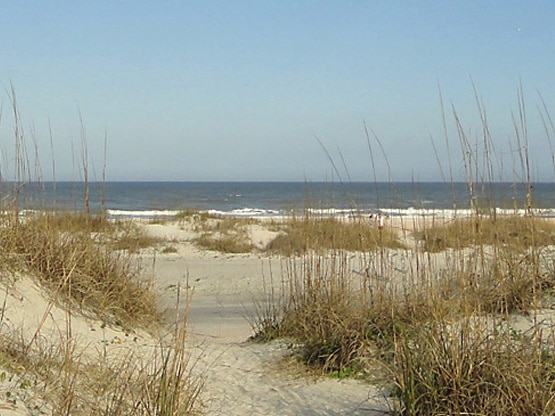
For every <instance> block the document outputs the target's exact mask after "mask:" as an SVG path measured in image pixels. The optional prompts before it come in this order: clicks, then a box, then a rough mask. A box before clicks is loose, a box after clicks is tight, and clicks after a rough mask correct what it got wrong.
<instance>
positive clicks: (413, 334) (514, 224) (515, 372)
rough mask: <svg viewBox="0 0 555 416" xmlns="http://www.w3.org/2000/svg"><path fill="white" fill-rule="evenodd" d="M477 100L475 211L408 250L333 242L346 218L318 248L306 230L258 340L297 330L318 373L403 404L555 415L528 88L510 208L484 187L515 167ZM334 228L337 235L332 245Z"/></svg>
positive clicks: (547, 229) (428, 232) (547, 255)
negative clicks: (522, 196)
mask: <svg viewBox="0 0 555 416" xmlns="http://www.w3.org/2000/svg"><path fill="white" fill-rule="evenodd" d="M475 96H476V101H477V106H478V110H479V114H480V121H479V123H480V126H481V127H480V130H481V131H482V133H483V136H480V137H479V138H477V139H476V141H475V142H474V141H473V140H471V138H470V137H469V136H468V135H467V129H466V128H465V127H464V126H463V125H462V121H461V119H460V118H459V116H458V114H457V112H456V110H455V109H454V108H453V120H454V124H455V125H456V131H457V134H458V141H459V145H460V148H461V159H462V160H461V161H462V166H463V167H464V173H465V177H466V180H467V186H468V191H469V204H468V205H469V207H470V210H469V211H470V213H471V214H470V215H468V214H467V212H465V215H464V218H457V216H456V215H455V219H453V220H449V219H446V218H438V221H437V222H436V221H434V219H433V218H432V219H429V218H428V219H427V220H424V221H421V222H420V226H418V227H416V228H417V229H416V230H411V231H408V230H403V229H402V230H400V234H402V235H404V236H407V235H411V236H412V237H413V238H414V245H413V246H411V247H409V248H408V249H403V248H402V247H400V246H397V247H396V246H395V245H393V246H385V245H382V246H378V247H379V248H378V249H377V250H376V249H369V248H368V247H365V246H362V245H356V246H348V245H339V244H335V242H336V241H337V240H335V238H336V235H337V234H338V233H339V232H338V231H337V229H335V231H334V232H332V231H331V230H334V227H335V224H333V223H329V222H328V223H326V222H325V221H323V222H322V223H321V224H322V229H323V234H320V233H316V235H319V236H320V235H321V237H319V238H318V240H317V241H318V242H319V244H321V245H320V247H325V248H326V249H325V250H322V251H318V250H307V248H309V247H310V248H314V247H313V246H310V245H309V244H307V242H308V241H311V238H312V236H313V235H314V233H313V230H314V228H313V227H311V226H308V227H305V228H299V236H298V237H296V238H295V240H297V241H300V244H298V245H297V247H300V249H290V250H289V251H288V253H289V254H296V255H297V256H298V257H297V258H294V257H290V258H289V259H288V260H287V262H286V267H285V269H284V270H285V271H284V273H283V274H282V279H281V280H282V281H281V282H280V284H279V285H278V287H279V291H278V294H276V292H275V289H272V290H273V292H271V293H269V294H267V302H273V306H269V305H267V304H265V305H264V307H258V308H257V312H258V314H259V316H258V318H257V319H255V320H254V324H253V328H254V329H255V330H257V331H258V334H259V338H260V339H261V340H267V339H272V338H273V337H282V338H287V339H291V340H292V341H291V344H292V345H294V348H293V350H294V354H295V356H296V357H298V358H299V359H300V360H301V361H302V362H304V363H305V364H307V365H309V366H311V367H312V368H317V369H320V370H321V371H323V372H324V373H327V374H332V375H334V376H336V375H337V374H343V375H345V374H346V375H351V376H359V377H363V378H367V379H371V380H373V381H375V382H378V381H379V382H381V383H383V386H384V389H385V391H387V392H388V393H389V395H390V403H391V409H392V412H393V413H397V414H402V415H406V416H412V415H430V414H442V415H443V414H457V415H460V414H465V415H467V414H468V415H470V414H472V415H477V414H480V415H507V414H511V415H522V416H524V415H554V414H555V401H554V400H553V397H555V373H554V370H553V368H554V367H553V364H554V363H555V344H554V341H555V327H554V326H553V324H552V322H553V317H554V316H555V314H554V313H553V310H552V305H553V299H554V295H555V269H554V267H553V260H552V259H553V255H554V254H555V252H554V249H553V245H554V244H553V243H554V237H555V232H554V231H555V223H554V222H553V220H551V219H543V218H539V217H537V216H536V215H535V211H534V198H533V191H532V189H533V187H532V181H531V175H530V172H531V166H530V158H529V155H528V143H527V140H528V138H527V135H526V134H527V133H526V132H527V125H526V123H527V117H526V114H525V106H524V102H523V94H522V89H521V88H520V89H519V91H518V113H517V114H516V115H513V125H514V129H515V145H514V146H513V148H515V149H518V150H517V151H516V154H515V156H514V158H515V160H520V162H521V163H520V166H518V167H517V166H514V168H513V172H516V171H518V170H519V169H520V171H519V173H517V174H515V176H516V177H518V178H519V183H520V182H524V184H525V185H526V190H527V194H526V201H525V203H524V205H523V206H522V207H520V206H519V207H516V206H515V207H514V208H515V209H514V213H513V214H508V215H504V216H501V215H498V214H497V213H496V209H495V207H496V201H495V199H494V198H492V197H491V196H489V195H488V196H487V198H485V199H483V200H481V199H480V194H479V193H478V192H477V190H478V189H486V188H487V187H488V184H491V183H494V182H496V181H500V182H503V177H504V175H503V172H500V173H499V174H498V176H496V168H497V167H498V166H500V164H499V163H498V160H497V159H496V156H495V155H494V154H493V153H492V149H494V148H495V147H494V146H493V144H492V136H491V130H490V129H489V126H488V125H487V117H486V115H485V109H484V108H483V104H482V100H481V98H480V97H479V96H478V94H477V93H476V90H475ZM442 108H443V106H442ZM442 111H443V110H442ZM443 116H444V117H443V118H444V124H445V123H446V116H445V114H443ZM445 135H446V137H445V140H446V142H448V141H449V140H450V139H449V137H448V134H447V133H446V134H445ZM368 139H369V146H370V140H371V137H370V136H369V137H368ZM376 140H377V139H376ZM378 144H379V145H380V147H381V143H380V142H379V141H378ZM449 147H450V144H449V143H447V148H449ZM450 160H452V159H450ZM372 166H373V167H374V160H372ZM449 171H450V172H452V171H453V167H449ZM449 176H450V177H452V173H451V174H450V175H449ZM501 205H502V204H501ZM484 207H485V208H484ZM465 211H468V210H465ZM461 217H463V216H461ZM430 224H431V225H430ZM438 224H440V225H438ZM326 232H329V233H330V234H331V235H333V237H332V243H331V244H322V241H325V240H326V234H325V233H326ZM358 232H360V227H359V228H358ZM289 238H290V237H287V238H283V240H285V241H286V242H287V244H286V246H287V247H293V244H291V243H289V242H288V241H287V240H288V239H289ZM350 240H351V241H353V240H355V239H353V238H351V239H350ZM361 240H362V239H361ZM277 243H280V242H279V241H278V242H277ZM277 243H276V244H277ZM286 252H287V251H286ZM540 316H542V317H543V318H540ZM546 316H547V317H546ZM254 339H257V336H255V337H254Z"/></svg>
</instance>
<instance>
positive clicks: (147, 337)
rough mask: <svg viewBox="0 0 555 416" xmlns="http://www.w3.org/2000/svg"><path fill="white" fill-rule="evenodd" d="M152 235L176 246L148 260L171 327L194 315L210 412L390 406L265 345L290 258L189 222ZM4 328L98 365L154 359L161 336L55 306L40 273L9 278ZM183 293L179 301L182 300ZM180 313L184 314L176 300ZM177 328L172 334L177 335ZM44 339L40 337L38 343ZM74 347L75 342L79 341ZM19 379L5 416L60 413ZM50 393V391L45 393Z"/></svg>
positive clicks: (3, 396) (275, 345)
mask: <svg viewBox="0 0 555 416" xmlns="http://www.w3.org/2000/svg"><path fill="white" fill-rule="evenodd" d="M137 224H138V225H139V226H140V227H142V228H143V229H144V230H146V231H147V232H148V234H150V235H152V236H156V237H159V238H162V239H163V240H164V241H167V242H170V243H171V246H172V247H173V248H174V250H172V252H170V253H163V252H162V250H160V249H146V250H144V251H142V252H141V253H139V255H138V257H139V259H140V262H141V264H142V267H143V268H144V270H145V273H146V275H149V276H151V277H152V278H153V279H154V281H153V282H154V286H155V289H156V290H157V291H158V293H159V294H160V305H159V306H160V309H161V310H162V311H163V312H164V316H165V319H166V321H167V325H168V328H171V327H172V323H173V322H175V319H176V316H177V315H180V318H181V319H182V318H183V313H184V312H185V310H186V309H187V297H190V307H189V309H188V315H187V342H186V345H187V355H188V356H189V358H188V362H189V366H190V367H191V369H190V370H191V375H192V376H193V377H194V378H195V379H198V380H202V384H203V387H202V391H201V395H200V400H201V402H202V411H203V414H206V415H245V414H252V415H299V414H303V415H329V416H332V415H373V414H376V415H377V414H383V413H382V412H383V411H387V410H388V408H389V407H388V402H387V400H386V398H385V396H384V392H382V391H381V390H380V389H379V388H378V387H376V386H373V385H370V384H367V383H365V382H362V381H357V380H354V379H343V380H339V379H334V378H331V377H325V376H322V375H317V374H315V373H311V372H310V371H308V370H307V369H306V368H304V367H303V366H302V365H301V364H298V363H295V360H294V359H293V358H291V353H292V351H291V349H290V348H289V345H288V342H287V341H286V340H282V341H273V342H270V343H257V342H254V341H251V340H249V338H250V337H251V336H252V335H253V329H252V326H251V324H250V321H251V320H252V319H251V318H253V316H254V315H253V314H254V305H255V303H256V302H261V301H264V299H265V296H266V295H265V293H264V287H265V285H268V284H269V282H270V281H271V280H272V279H273V281H274V282H278V281H279V280H280V279H281V273H282V270H281V259H280V258H279V257H272V256H269V255H266V254H260V253H256V252H253V253H246V254H223V253H219V252H215V251H209V250H205V249H201V248H198V246H196V245H195V244H193V242H192V239H193V238H194V237H195V236H196V235H197V234H196V233H195V231H194V230H193V229H192V228H191V227H190V226H188V225H187V224H186V223H183V222H178V221H164V222H161V223H153V222H150V221H143V220H141V221H137ZM275 235H276V232H275V231H271V230H270V229H267V228H266V227H264V226H260V225H259V224H253V225H252V227H251V233H250V236H251V238H252V239H253V243H255V244H256V245H259V246H263V245H265V244H267V243H268V242H269V241H270V240H271V239H272V238H275ZM3 286H4V291H5V305H4V309H3V314H2V325H3V330H4V331H7V332H10V331H21V335H20V336H21V339H22V340H23V341H24V342H25V343H28V344H33V343H37V342H38V340H44V341H45V342H46V340H48V343H52V344H53V345H54V344H58V343H61V344H63V343H65V342H68V340H69V339H70V340H71V342H72V343H73V342H74V343H75V344H74V348H75V350H76V351H81V349H82V350H83V351H82V352H79V354H83V356H82V357H81V358H80V359H82V360H85V359H86V358H84V357H89V358H90V359H92V360H96V359H97V357H96V354H100V355H101V356H102V357H103V358H102V359H103V360H113V361H115V362H117V360H118V359H120V358H121V357H128V356H129V354H131V353H132V354H135V355H136V356H137V360H147V361H148V360H149V358H148V357H150V356H152V354H153V352H152V351H153V349H155V346H156V344H157V340H156V339H155V338H153V337H152V335H151V334H148V333H147V332H145V331H142V330H134V331H132V332H130V331H129V330H128V329H127V330H124V329H122V328H119V327H117V326H112V325H106V324H105V323H104V322H101V321H97V320H95V319H94V318H91V317H85V316H81V315H80V314H79V313H78V312H76V313H72V312H69V311H67V310H66V309H65V308H64V307H63V306H62V305H59V304H58V303H56V302H53V301H51V298H50V296H49V294H48V292H47V291H45V290H44V289H42V288H41V287H40V286H39V285H38V284H37V282H36V281H35V280H34V279H33V278H32V277H31V276H17V278H14V279H13V280H10V281H9V283H6V282H4V285H3ZM178 293H179V296H178ZM177 300H179V303H178V306H177V308H178V313H177V315H176V301H177ZM168 331H171V330H170V329H168ZM33 340H34V341H33ZM72 345H73V344H72ZM18 383H22V381H21V379H19V378H18V376H17V375H16V374H14V375H12V376H7V377H4V378H3V381H1V382H0V414H1V415H3V416H12V415H13V416H23V415H43V414H50V412H51V406H50V405H48V404H47V403H46V402H44V401H43V400H42V399H41V393H40V392H38V391H34V390H33V389H30V388H27V389H20V388H18V387H17V386H18ZM39 390H40V389H39Z"/></svg>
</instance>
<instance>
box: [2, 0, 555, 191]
mask: <svg viewBox="0 0 555 416" xmlns="http://www.w3.org/2000/svg"><path fill="white" fill-rule="evenodd" d="M554 21H555V2H554V1H551V0H545V1H534V0H531V1H524V0H522V1H511V0H489V1H482V0H479V1H478V0H476V1H473V0H464V1H463V0H461V1H451V0H436V1H418V0H415V1H395V0H383V1H380V0H373V1H302V0H295V1H287V0H276V1H269V0H259V1H254V0H252V1H241V0H233V1H232V0H229V1H211V0H199V1H185V0H184V1H138V0H133V1H93V0H90V1H75V0H72V1H56V0H50V1H23V0H18V1H12V2H4V4H3V5H2V13H1V15H0V44H1V48H0V62H1V64H0V82H1V83H2V86H3V90H2V91H1V92H2V103H3V112H2V119H1V121H0V134H1V137H0V146H1V150H2V152H3V153H2V162H3V163H2V167H1V169H2V170H3V173H4V175H6V174H9V172H7V171H9V170H10V169H11V168H10V163H11V162H12V161H13V117H12V116H11V113H10V97H9V95H8V93H7V91H8V90H9V88H10V83H13V85H14V87H15V90H16V94H17V99H18V104H19V109H20V112H21V120H22V126H23V127H24V131H25V137H26V139H27V142H28V143H29V147H33V145H32V144H31V143H32V142H33V140H34V141H35V142H36V143H37V146H38V148H39V154H40V162H41V163H40V166H41V168H42V172H43V176H44V178H45V179H50V178H51V176H52V172H51V171H52V168H51V165H52V163H51V161H52V159H53V158H52V155H51V147H50V138H49V124H50V129H51V132H52V140H53V143H54V146H53V147H54V160H55V164H56V179H58V180H64V179H66V180H67V179H70V180H71V179H79V177H80V173H79V165H80V156H79V153H80V150H79V149H80V142H81V139H80V116H79V114H81V115H82V118H83V122H84V127H85V131H86V140H87V143H88V148H89V156H90V160H91V162H90V163H91V166H92V168H91V169H93V170H94V172H93V173H94V175H96V176H95V177H96V179H101V178H100V175H101V171H102V165H103V146H104V137H105V135H107V138H108V157H107V174H108V179H109V180H184V181H188V180H299V181H303V180H309V181H318V180H331V179H333V178H334V175H335V173H334V169H333V167H332V164H331V163H330V160H329V159H328V157H327V156H326V153H325V152H324V150H323V149H322V147H321V146H320V144H319V142H318V139H319V140H320V141H321V143H323V144H324V146H325V148H326V149H327V150H328V152H329V154H330V155H331V158H332V159H333V160H334V163H335V165H336V167H337V169H338V170H339V171H340V174H341V177H342V178H343V179H344V180H348V175H347V173H346V170H345V168H344V165H345V166H346V167H347V168H348V172H349V175H350V178H351V179H352V180H373V179H374V169H373V168H372V163H371V160H372V158H371V157H370V151H369V147H368V144H367V139H366V137H365V132H364V122H365V123H366V125H367V127H368V128H369V129H371V130H372V131H373V132H374V133H375V134H376V136H377V137H378V138H379V140H380V142H381V144H382V145H383V149H384V152H385V155H386V156H387V161H388V162H389V164H390V166H391V175H392V177H393V180H395V181H401V180H411V179H415V180H418V181H427V180H441V170H440V165H441V166H442V167H443V170H444V173H445V174H446V175H449V174H448V171H449V169H448V168H447V165H448V162H447V150H446V149H447V141H446V140H445V135H444V133H443V127H442V115H441V110H440V100H439V92H438V91H439V90H438V85H440V86H441V92H442V95H443V99H444V102H445V106H446V108H447V121H448V130H449V136H448V137H449V140H450V142H449V143H450V147H451V164H450V166H451V168H452V169H451V170H452V171H453V173H454V175H455V176H457V175H458V176H459V178H460V175H461V173H462V172H463V167H462V162H463V158H462V157H461V151H460V146H459V141H458V138H457V134H456V128H455V123H454V121H453V117H452V115H451V104H453V105H454V106H455V107H456V108H457V112H458V114H459V116H460V118H461V119H462V122H463V125H464V129H465V132H466V133H467V134H468V137H469V138H470V139H471V140H472V141H473V142H479V141H480V138H481V124H480V117H479V113H478V110H477V105H476V100H475V96H474V92H473V87H472V81H471V80H473V82H474V84H475V86H476V88H477V90H478V91H479V94H480V96H481V98H482V99H483V103H484V106H485V108H486V110H487V116H488V125H489V128H490V130H491V135H492V139H493V141H494V143H495V148H496V157H495V164H496V169H497V166H503V170H504V171H505V172H510V171H511V170H512V167H513V166H515V164H516V165H518V163H520V162H518V163H516V162H514V161H515V160H516V159H515V158H514V153H511V150H513V151H514V150H515V148H516V147H517V145H516V142H515V140H516V139H515V133H514V128H513V122H512V119H511V113H513V114H515V113H517V112H518V101H517V89H518V87H519V83H520V82H521V83H522V86H523V90H524V95H525V99H526V101H525V102H526V111H527V119H528V140H529V148H530V158H531V160H532V163H533V167H532V175H533V179H542V180H549V181H550V180H552V179H553V176H554V174H553V164H552V162H551V154H552V152H551V150H550V144H549V140H548V138H547V136H546V134H545V132H544V129H543V126H542V123H541V117H540V116H539V112H538V106H539V105H541V102H540V99H539V96H538V93H537V91H540V92H541V94H542V96H543V98H544V99H545V102H546V104H547V105H548V107H549V108H550V109H551V111H552V112H553V116H554V117H555V76H554V73H555V72H554V71H555V25H554V24H553V22H554ZM552 135H553V136H554V137H553V139H555V133H552ZM317 138H318V139H317ZM432 141H433V142H434V143H435V146H436V150H437V153H438V155H439V157H436V156H435V154H434V150H433V146H432ZM372 144H373V146H372V148H373V152H374V161H375V171H376V174H377V176H378V179H381V180H387V179H388V178H389V172H388V168H387V163H385V158H384V156H383V155H382V153H381V150H380V149H379V146H378V145H377V143H376V142H375V141H372ZM29 153H30V154H34V150H30V151H29ZM31 156H32V155H31ZM31 159H32V157H31ZM438 159H439V160H440V161H441V162H438ZM31 164H34V162H31ZM516 170H517V171H520V168H518V167H517V169H516ZM504 175H505V174H504ZM508 175H509V174H508ZM505 179H507V180H512V179H513V178H512V177H505Z"/></svg>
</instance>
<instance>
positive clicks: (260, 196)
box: [0, 182, 555, 218]
mask: <svg viewBox="0 0 555 416" xmlns="http://www.w3.org/2000/svg"><path fill="white" fill-rule="evenodd" d="M89 188H90V193H89V205H90V208H91V210H94V211H96V210H105V211H106V212H107V213H108V215H109V216H110V217H114V218H116V217H129V218H135V217H162V216H172V215H175V214H176V213H178V212H179V211H183V210H199V211H206V212H209V213H212V214H215V215H221V216H232V217H251V218H267V217H284V216H293V215H300V214H302V213H305V212H311V213H314V214H320V215H331V216H353V215H369V214H372V213H376V212H378V211H381V212H383V213H385V214H387V215H390V216H429V215H442V216H455V215H465V213H468V212H469V208H470V200H471V193H470V190H469V188H468V186H467V184H465V183H453V184H451V183H441V182H424V183H411V182H401V183H388V182H379V183H374V182H348V183H345V182H343V183H340V182H106V183H99V182H94V183H90V184H89ZM14 189H15V187H14V185H13V184H9V183H5V182H4V183H2V185H1V187H0V192H2V195H4V199H5V200H9V199H13V195H14ZM19 189H20V196H19V201H20V207H21V208H22V209H29V210H45V209H69V210H83V209H85V184H84V183H83V182H56V183H52V182H43V183H27V184H25V185H22V186H21V187H20V188H19ZM527 190H528V187H527V186H526V185H525V184H512V183H495V184H484V185H482V184H480V185H475V186H474V197H475V200H476V201H477V203H478V205H480V206H482V207H486V208H493V207H495V208H496V209H499V210H509V211H514V209H518V210H520V211H523V210H524V209H525V208H526V205H527V193H528V192H527ZM532 198H533V204H532V206H533V208H534V209H535V211H536V213H537V214H538V215H541V216H546V217H554V216H555V184H554V183H535V184H533V187H532Z"/></svg>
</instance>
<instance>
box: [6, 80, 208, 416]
mask: <svg viewBox="0 0 555 416" xmlns="http://www.w3.org/2000/svg"><path fill="white" fill-rule="evenodd" d="M8 95H9V100H10V102H11V104H12V110H13V119H14V121H13V123H14V129H13V130H14V138H15V141H14V143H15V145H14V157H13V160H14V169H13V174H12V175H10V174H9V172H5V166H2V169H3V171H2V172H0V176H1V177H2V179H3V180H8V182H6V183H4V182H2V184H3V185H6V186H3V187H2V189H4V190H5V189H8V188H11V189H9V192H7V193H6V194H3V195H0V204H1V206H0V246H1V248H2V249H1V252H0V283H1V284H2V285H4V286H5V287H6V296H8V293H9V291H10V288H11V286H12V285H13V283H14V280H15V281H17V280H18V279H21V278H22V276H24V275H25V276H30V277H32V278H34V279H36V281H37V282H38V283H39V285H40V286H42V287H43V288H45V289H46V290H47V292H48V296H49V298H50V302H49V305H48V307H47V308H46V311H45V312H44V316H43V319H42V321H40V323H39V324H38V327H37V328H36V331H35V334H34V336H32V337H31V338H27V337H26V336H25V335H24V334H23V332H20V331H18V330H17V328H11V329H10V330H7V328H8V327H9V325H8V324H7V322H5V321H4V312H2V314H1V315H0V324H1V325H0V326H1V331H0V367H1V370H0V382H1V384H2V387H3V389H6V388H8V387H6V386H11V387H10V388H11V389H10V390H7V391H5V396H6V397H3V398H5V399H6V400H7V403H12V404H14V406H15V404H16V403H17V402H18V400H20V401H25V402H28V401H30V402H31V403H39V404H33V405H32V406H35V407H34V409H33V411H35V410H36V411H39V412H41V413H42V412H44V413H49V414H52V415H90V414H98V415H111V416H112V415H137V416H138V415H145V414H149V415H154V414H156V415H168V416H169V415H172V416H174V415H186V414H187V415H188V414H198V411H199V407H200V406H199V402H200V399H199V395H200V392H201V389H202V380H200V379H197V378H196V377H194V376H193V374H192V372H191V371H192V368H193V366H194V363H190V362H189V360H188V357H189V355H188V348H187V345H186V333H187V331H186V314H185V317H184V318H183V320H181V319H180V320H176V322H175V323H174V325H175V327H176V328H177V329H176V330H175V332H174V333H170V335H169V336H168V334H167V332H168V329H165V327H164V323H163V321H162V317H161V313H160V312H159V311H158V310H157V301H158V299H157V294H156V292H155V291H154V289H153V286H152V277H151V276H148V275H146V274H145V273H144V269H143V267H142V266H141V263H140V262H139V259H138V258H137V257H135V256H134V253H136V252H137V251H138V250H140V249H142V248H144V247H147V246H151V245H153V244H158V243H159V241H158V240H155V239H154V240H153V239H151V238H149V237H148V236H146V235H144V234H143V233H142V232H141V231H140V230H139V229H137V228H135V227H133V226H132V225H130V224H129V223H114V222H112V221H109V220H108V219H107V218H106V216H105V215H104V214H103V213H102V212H100V213H96V214H95V213H92V212H91V211H90V208H89V207H90V205H89V202H90V201H89V197H90V195H89V192H88V180H89V168H90V167H89V160H88V153H87V143H86V136H85V131H84V123H83V119H82V117H81V115H80V120H81V145H82V163H83V166H82V169H83V171H84V172H83V173H84V178H85V181H84V189H85V191H84V199H85V201H84V202H85V207H86V209H85V212H83V213H63V212H62V213H60V212H35V213H29V212H24V211H23V210H22V201H21V199H20V198H21V195H22V193H21V191H22V189H23V188H24V187H25V186H26V185H27V184H28V183H29V182H30V181H32V173H31V169H30V168H29V166H30V160H29V157H28V152H27V147H26V140H25V132H24V129H23V127H22V123H21V116H20V111H19V107H18V103H17V99H16V94H15V88H14V87H13V85H12V86H11V89H10V91H9V93H8ZM50 142H51V145H52V137H50ZM105 152H106V149H105ZM35 158H36V160H35V165H36V169H35V170H36V171H37V172H38V171H40V168H39V161H38V149H36V148H35ZM10 159H12V158H10ZM52 166H53V170H54V169H55V163H54V161H53V162H52ZM104 174H105V172H104ZM53 175H54V172H53ZM7 178H10V179H7ZM35 180H41V177H38V178H36V179H35ZM188 302H190V299H187V303H188ZM4 306H5V305H4ZM54 308H62V309H63V310H65V311H66V319H65V322H56V323H55V324H57V325H59V331H58V332H59V337H58V338H56V337H55V336H54V337H53V338H52V337H51V338H47V337H44V336H41V331H42V329H43V325H44V323H45V320H46V319H47V317H48V316H49V315H50V313H51V312H52V311H53V310H54ZM76 315H79V316H83V315H84V316H86V317H88V318H93V319H98V320H99V321H98V322H99V326H100V328H104V327H107V326H110V327H112V328H116V329H115V330H117V328H119V330H120V332H121V334H122V336H124V335H123V334H124V333H125V334H126V335H127V334H129V333H133V332H134V331H140V330H145V329H146V330H147V331H148V334H150V335H148V334H147V335H146V336H147V337H150V339H151V340H152V341H153V343H156V342H157V345H151V346H148V347H145V348H139V346H138V345H133V346H132V347H131V348H129V349H128V352H127V353H126V354H119V355H117V356H113V355H108V353H107V352H106V349H105V350H102V349H98V348H99V347H98V346H94V348H89V346H87V345H82V344H80V342H79V341H80V339H79V336H78V335H76V334H74V333H73V328H72V326H73V323H72V322H73V318H72V317H73V316H76ZM91 330H92V329H91ZM171 332H173V331H171ZM156 340H157V341H156ZM120 341H121V340H120ZM133 342H134V341H132V342H131V343H133ZM29 406H31V405H29ZM37 409H38V410H37Z"/></svg>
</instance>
